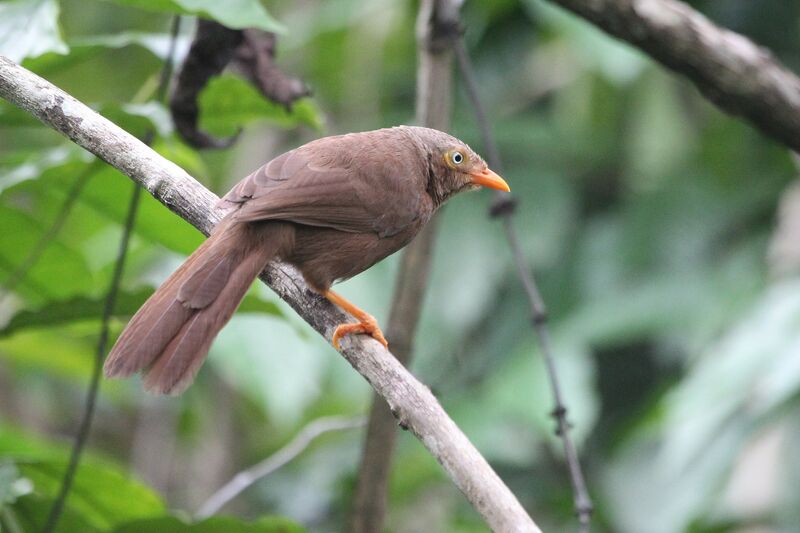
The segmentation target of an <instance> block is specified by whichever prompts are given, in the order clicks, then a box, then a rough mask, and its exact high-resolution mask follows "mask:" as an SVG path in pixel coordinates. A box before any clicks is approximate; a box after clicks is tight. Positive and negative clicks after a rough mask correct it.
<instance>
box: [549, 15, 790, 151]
mask: <svg viewBox="0 0 800 533" xmlns="http://www.w3.org/2000/svg"><path fill="white" fill-rule="evenodd" d="M550 1H551V2H553V3H555V4H558V5H560V6H563V7H565V8H566V9H568V10H570V11H572V12H573V13H576V14H578V15H580V16H581V17H583V18H585V19H587V20H589V21H590V22H592V23H594V24H595V25H597V26H598V27H600V28H602V29H603V30H605V31H606V32H607V33H609V34H611V35H613V36H615V37H618V38H619V39H622V40H623V41H628V42H629V43H631V44H634V45H635V46H637V47H638V48H641V49H642V50H643V51H645V52H647V53H648V54H649V55H651V56H652V57H653V58H655V59H656V60H658V61H659V62H661V63H662V64H664V65H665V66H667V67H669V68H670V69H672V70H674V71H675V72H677V73H679V74H682V75H684V76H686V77H687V78H688V79H689V80H691V81H692V82H693V83H694V84H695V85H696V86H697V88H698V89H699V90H700V92H702V93H703V94H704V95H705V96H706V97H707V98H708V99H709V100H711V101H712V102H714V103H715V104H716V105H718V106H719V107H720V108H721V109H723V110H724V111H727V112H728V113H731V114H732V115H737V116H741V117H744V118H746V119H747V120H748V121H749V122H751V123H752V124H754V125H755V126H756V127H758V128H759V129H761V131H763V132H764V133H766V134H767V135H770V136H771V137H773V138H775V139H776V140H778V141H780V142H782V143H783V144H786V145H787V146H789V147H790V148H792V149H794V150H795V151H800V78H798V77H797V75H795V74H794V73H793V72H791V71H790V70H789V69H787V68H786V67H784V66H783V65H781V64H780V63H779V62H778V61H777V60H776V59H775V58H774V57H773V56H772V54H771V53H770V52H769V50H767V49H766V48H763V47H761V46H758V45H756V44H755V43H753V42H752V41H751V40H749V39H748V38H746V37H744V36H742V35H740V34H738V33H735V32H732V31H729V30H726V29H724V28H721V27H719V26H717V25H716V24H714V23H713V22H711V21H710V20H709V19H708V18H706V17H705V16H704V15H702V14H701V13H699V12H697V11H695V10H694V9H692V8H691V7H690V6H688V5H687V4H685V3H683V2H679V1H678V0H550Z"/></svg>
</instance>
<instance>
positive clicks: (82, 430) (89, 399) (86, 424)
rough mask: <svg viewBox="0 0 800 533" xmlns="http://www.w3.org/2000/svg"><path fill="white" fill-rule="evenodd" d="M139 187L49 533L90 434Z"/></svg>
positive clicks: (47, 528)
mask: <svg viewBox="0 0 800 533" xmlns="http://www.w3.org/2000/svg"><path fill="white" fill-rule="evenodd" d="M141 192H142V189H141V187H139V186H138V185H135V184H134V186H133V194H132V195H131V201H130V204H129V206H128V216H127V219H126V220H125V227H124V230H123V232H122V239H121V241H120V245H119V252H118V253H117V261H116V264H115V265H114V274H113V276H112V278H111V285H110V286H109V288H108V296H107V297H106V303H105V307H104V309H103V318H102V322H101V325H100V339H99V340H98V341H97V350H96V352H95V360H94V368H93V369H92V378H91V381H90V382H89V390H88V391H87V393H86V406H85V407H84V409H83V417H82V418H81V423H80V426H79V427H78V435H77V436H76V437H75V444H74V445H73V446H72V452H71V453H70V456H69V463H68V464H67V469H66V470H65V471H64V479H63V481H62V482H61V487H60V489H59V491H58V496H56V500H55V502H53V507H51V508H50V514H49V515H48V517H47V522H45V525H44V528H43V529H42V531H44V532H45V533H51V532H52V531H54V530H55V527H56V524H57V523H58V519H59V518H60V516H61V512H62V511H63V509H64V504H65V503H66V500H67V495H68V494H69V490H70V488H72V482H73V481H74V479H75V474H76V472H77V470H78V463H79V462H80V459H81V454H82V453H83V449H84V447H85V446H86V439H87V438H88V437H89V429H90V428H91V425H92V418H93V417H94V409H95V405H96V403H97V393H98V391H99V390H100V376H101V375H102V369H103V359H104V358H105V355H106V344H107V343H108V330H109V323H110V322H111V315H112V314H113V312H114V304H115V303H116V301H117V294H118V292H119V285H120V281H121V280H122V271H123V266H124V264H125V256H126V255H127V252H128V241H129V239H130V235H131V232H132V231H133V224H134V221H135V220H136V210H137V209H136V208H137V206H138V205H139V198H140V197H141Z"/></svg>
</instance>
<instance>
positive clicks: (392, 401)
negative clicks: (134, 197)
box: [0, 56, 540, 532]
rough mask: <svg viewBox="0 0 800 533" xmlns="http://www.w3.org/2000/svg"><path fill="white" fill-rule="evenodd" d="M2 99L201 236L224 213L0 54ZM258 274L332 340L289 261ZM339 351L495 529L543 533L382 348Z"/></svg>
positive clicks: (323, 307) (327, 321) (323, 309)
mask: <svg viewBox="0 0 800 533" xmlns="http://www.w3.org/2000/svg"><path fill="white" fill-rule="evenodd" d="M0 96H2V97H3V98H6V99H7V100H9V101H10V102H12V103H14V104H15V105H18V106H19V107H21V108H23V109H25V110H27V111H29V112H30V113H32V114H33V115H35V116H36V117H37V118H39V119H40V120H41V121H42V122H44V123H45V124H47V125H49V126H51V127H52V128H54V129H55V130H57V131H59V132H61V133H62V134H64V135H66V136H67V137H69V138H70V139H72V140H73V141H75V142H76V143H77V144H79V145H80V146H82V147H84V148H86V149H87V150H89V151H90V152H92V153H94V154H95V155H97V156H98V157H100V158H101V159H103V160H104V161H106V162H108V163H109V164H111V165H112V166H114V167H115V168H117V169H118V170H120V171H121V172H122V173H124V174H125V175H127V176H129V177H130V178H131V179H133V180H134V181H136V182H137V183H139V184H140V185H142V186H143V187H144V188H145V189H147V191H149V192H150V193H151V194H152V195H153V196H154V197H155V198H156V199H158V200H159V201H160V202H162V203H163V204H164V205H165V206H167V207H168V208H169V209H170V210H172V211H173V212H175V213H176V214H178V215H179V216H181V217H182V218H183V219H185V220H187V221H188V222H190V223H191V224H192V225H194V226H195V227H196V228H198V229H199V230H201V231H202V232H204V233H205V234H206V235H207V234H208V232H209V231H210V230H211V228H212V227H213V226H214V224H216V223H217V222H218V221H219V219H220V215H221V213H220V212H218V211H216V210H215V208H214V205H215V203H216V202H217V200H218V198H217V196H216V195H214V194H213V193H211V192H210V191H209V190H208V189H206V188H205V187H203V186H202V185H201V184H200V183H198V182H197V181H196V180H195V179H194V178H192V177H191V176H189V175H188V174H187V173H186V172H185V171H184V170H183V169H181V168H180V167H178V166H177V165H175V164H174V163H172V162H170V161H168V160H166V159H164V158H163V157H161V156H160V155H159V154H157V153H156V152H154V151H153V150H151V149H150V148H148V147H147V146H145V145H144V144H143V143H142V142H141V141H139V140H138V139H136V138H135V137H133V136H132V135H130V134H128V133H127V132H125V131H124V130H122V129H121V128H119V127H118V126H116V125H114V124H113V123H112V122H110V121H109V120H107V119H105V118H104V117H102V116H100V115H98V114H97V113H95V112H94V111H92V110H91V109H89V108H88V107H87V106H85V105H84V104H82V103H80V102H78V101H77V100H76V99H74V98H73V97H71V96H70V95H68V94H67V93H65V92H64V91H62V90H60V89H58V88H57V87H55V86H54V85H52V84H50V83H49V82H47V81H46V80H44V79H42V78H40V77H39V76H36V75H35V74H33V73H32V72H30V71H28V70H26V69H24V68H22V67H21V66H19V65H17V64H16V63H14V62H13V61H11V60H10V59H8V58H6V57H4V56H0ZM262 279H263V280H264V281H265V282H266V283H267V284H268V285H269V286H270V287H271V288H272V289H273V290H274V291H275V292H276V293H277V294H278V296H280V297H281V298H282V299H284V300H285V301H286V302H287V303H288V304H289V305H290V306H291V307H292V308H293V309H295V311H297V313H298V314H299V315H300V316H302V317H303V319H305V320H306V321H307V322H308V323H309V324H310V325H311V326H312V327H313V328H314V329H315V330H316V331H317V332H319V333H320V334H321V335H323V336H324V337H325V338H326V339H328V340H330V338H331V335H332V334H333V330H334V328H335V327H336V325H337V324H340V323H342V322H343V321H345V320H346V317H345V315H344V314H343V313H342V312H341V311H340V310H338V309H336V308H335V307H334V306H333V305H332V304H330V303H329V302H327V300H325V299H324V298H323V297H321V296H319V295H318V294H316V293H314V292H312V291H311V290H309V289H308V287H307V286H306V284H305V282H304V281H303V278H302V276H301V275H300V273H299V272H297V270H296V269H294V268H292V267H290V266H289V265H285V264H281V263H274V264H270V265H268V267H267V269H266V270H265V271H264V273H263V274H262ZM342 344H343V346H344V349H343V350H342V355H343V356H344V357H345V359H347V361H348V362H349V363H350V364H351V365H352V366H353V367H354V368H355V369H356V370H357V371H358V372H359V373H361V374H362V375H363V376H364V377H365V379H367V381H369V383H370V384H371V385H372V386H373V388H374V389H375V390H376V391H377V392H378V393H379V394H380V395H381V396H383V397H384V398H385V399H386V401H387V403H388V404H389V406H390V408H391V409H392V412H393V413H394V414H395V416H396V417H397V418H398V419H399V421H400V424H401V425H402V426H403V427H407V428H408V429H409V430H411V432H412V433H414V435H416V436H417V437H418V438H419V439H420V440H421V441H422V443H423V444H424V445H425V447H427V448H428V450H429V451H430V452H431V453H432V454H433V455H434V456H435V457H436V459H437V460H438V461H439V462H440V463H441V464H442V466H443V467H444V469H445V471H446V472H447V474H448V475H449V476H450V478H451V479H452V480H453V482H454V483H455V484H456V486H458V488H459V489H460V490H461V491H462V492H463V493H464V495H465V496H466V497H467V499H468V500H469V501H470V503H471V504H472V505H473V506H474V507H475V509H476V510H477V511H478V512H479V513H480V514H481V516H483V518H484V520H485V521H486V523H487V524H488V525H489V527H491V528H492V529H493V530H495V531H531V532H536V531H540V530H539V528H538V527H537V526H536V525H535V524H534V523H533V521H532V520H531V518H530V517H529V516H528V515H527V513H526V512H525V510H524V509H523V508H522V506H521V505H520V504H519V502H518V501H517V499H516V498H515V497H514V495H513V494H512V493H511V491H510V490H509V489H508V487H506V486H505V485H504V484H503V482H502V481H501V480H500V478H499V477H498V476H497V474H496V473H495V472H494V471H493V470H492V468H491V467H490V466H489V464H488V463H487V462H486V460H485V459H484V458H483V457H482V456H481V455H480V453H479V452H478V451H477V450H476V449H475V447H474V446H473V445H472V443H470V442H469V440H468V439H467V437H466V436H465V435H464V434H463V433H462V432H461V430H459V429H458V427H457V426H456V425H455V423H454V422H453V421H452V420H451V419H450V418H449V417H448V416H447V414H446V413H445V412H444V410H443V409H442V407H441V405H440V404H439V402H438V401H437V400H436V398H435V397H434V396H433V394H431V392H430V390H429V389H428V388H427V387H425V386H424V385H423V384H421V383H420V382H419V381H417V380H416V379H415V378H414V377H413V376H412V375H411V374H410V373H409V372H408V371H407V370H406V369H405V368H404V367H403V365H401V364H400V363H399V362H398V361H397V360H396V359H395V358H394V357H393V356H392V354H390V353H389V352H388V351H387V350H386V349H384V348H383V346H381V345H380V343H378V342H377V341H375V340H373V339H371V338H366V337H365V336H363V335H358V336H351V337H347V338H346V340H344V341H343V343H342Z"/></svg>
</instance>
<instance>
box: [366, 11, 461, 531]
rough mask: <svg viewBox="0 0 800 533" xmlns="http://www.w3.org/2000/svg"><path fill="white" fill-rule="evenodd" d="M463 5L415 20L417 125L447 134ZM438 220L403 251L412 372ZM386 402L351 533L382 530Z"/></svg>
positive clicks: (401, 289) (404, 326)
mask: <svg viewBox="0 0 800 533" xmlns="http://www.w3.org/2000/svg"><path fill="white" fill-rule="evenodd" d="M460 6H461V2H460V1H458V0H423V1H422V2H421V3H420V7H419V14H418V16H417V56H418V60H417V109H416V114H417V123H418V124H420V125H422V126H427V127H429V128H435V129H438V130H442V131H447V130H448V129H449V124H450V101H451V98H452V85H453V83H452V78H453V75H452V66H453V65H452V63H453V47H452V44H453V40H454V37H455V36H456V35H457V33H456V31H455V30H456V29H457V28H458V16H459V8H460ZM438 220H439V217H438V216H437V217H434V219H433V220H432V221H430V222H429V223H428V224H427V225H426V226H425V228H423V230H422V231H421V232H420V234H419V235H418V236H417V238H416V239H414V241H413V242H412V243H411V244H410V245H409V246H408V247H406V249H405V251H403V257H402V260H401V262H400V269H399V272H398V274H397V281H396V282H395V289H394V295H393V296H392V308H391V312H390V313H389V324H388V327H387V329H386V336H387V338H388V339H389V342H391V345H392V351H393V353H394V355H395V356H396V357H397V359H398V361H400V363H401V364H403V365H405V366H408V365H409V363H410V362H411V357H412V355H413V352H412V348H413V341H414V336H415V334H416V330H417V324H418V323H419V317H420V313H421V312H422V303H423V300H424V298H425V292H426V289H427V286H428V275H429V273H430V266H431V250H432V249H433V245H434V242H435V240H436V229H437V227H438V225H439V224H438ZM391 415H392V413H391V411H390V410H389V408H388V407H387V405H386V402H385V401H383V399H382V398H381V397H380V396H378V395H377V394H375V395H374V396H373V399H372V407H371V409H370V414H369V423H368V425H367V431H366V435H365V437H364V449H363V451H362V455H361V465H360V467H359V469H358V482H357V484H356V490H355V495H354V498H353V509H352V512H351V516H350V530H351V531H352V532H353V533H371V532H373V531H381V530H382V529H383V523H384V518H385V515H386V501H387V497H388V488H389V473H390V471H391V466H392V458H393V456H394V448H395V443H396V441H397V428H396V422H395V420H394V418H393V417H392V416H391Z"/></svg>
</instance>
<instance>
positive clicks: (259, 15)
mask: <svg viewBox="0 0 800 533" xmlns="http://www.w3.org/2000/svg"><path fill="white" fill-rule="evenodd" d="M111 1H113V2H115V3H117V4H120V5H125V6H131V7H138V8H141V9H148V10H152V11H164V12H167V13H180V14H184V15H197V16H200V17H207V18H212V19H214V20H216V21H217V22H219V23H221V24H223V25H225V26H228V27H229V28H260V29H262V30H266V31H272V32H277V33H284V32H285V31H286V30H285V28H284V27H283V25H282V24H281V23H279V22H278V21H277V20H275V19H274V18H273V17H272V16H271V15H270V14H269V12H267V10H266V9H264V6H263V5H261V2H259V0H226V1H225V2H219V1H215V0H111Z"/></svg>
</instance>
